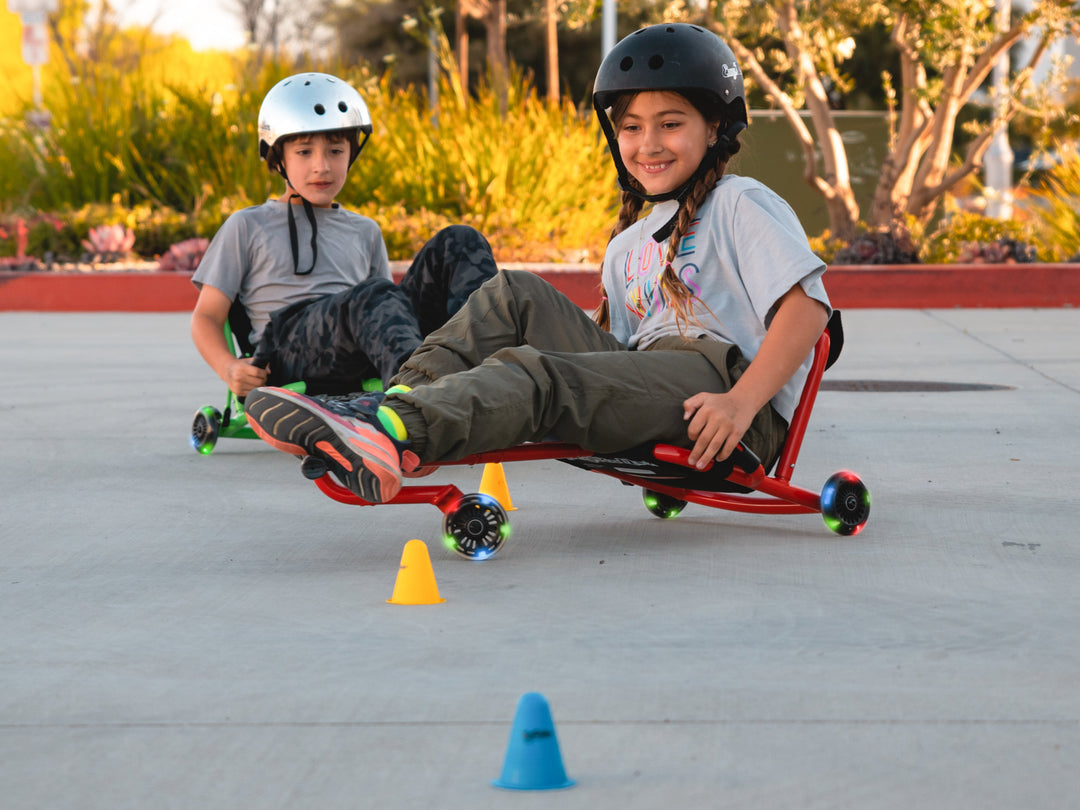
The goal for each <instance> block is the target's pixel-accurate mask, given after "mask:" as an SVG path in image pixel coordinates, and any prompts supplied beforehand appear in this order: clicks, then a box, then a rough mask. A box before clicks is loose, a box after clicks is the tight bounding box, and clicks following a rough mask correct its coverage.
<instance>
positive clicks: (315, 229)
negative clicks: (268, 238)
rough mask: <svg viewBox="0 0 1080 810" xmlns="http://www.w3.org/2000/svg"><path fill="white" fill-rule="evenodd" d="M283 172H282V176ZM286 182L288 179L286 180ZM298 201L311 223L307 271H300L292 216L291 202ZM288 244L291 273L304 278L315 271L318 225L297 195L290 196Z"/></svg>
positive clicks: (302, 199)
mask: <svg viewBox="0 0 1080 810" xmlns="http://www.w3.org/2000/svg"><path fill="white" fill-rule="evenodd" d="M284 174H285V172H284V171H282V175H284ZM286 182H288V178H286ZM297 199H298V200H300V202H302V203H303V204H304V213H305V214H307V219H308V222H310V223H311V267H309V268H308V269H307V270H301V269H300V238H299V235H298V234H297V231H296V215H295V214H293V204H292V201H293V200H297ZM287 205H288V206H289V244H290V245H291V247H292V261H293V273H294V274H295V275H298V276H306V275H308V274H309V273H310V272H311V271H312V270H314V269H315V262H316V261H318V258H319V245H318V244H317V242H316V237H318V235H319V225H318V222H317V221H316V219H315V209H314V206H312V204H311V203H310V202H308V201H307V199H306V198H304V197H301V196H300V195H299V194H290V195H289V202H288V203H287Z"/></svg>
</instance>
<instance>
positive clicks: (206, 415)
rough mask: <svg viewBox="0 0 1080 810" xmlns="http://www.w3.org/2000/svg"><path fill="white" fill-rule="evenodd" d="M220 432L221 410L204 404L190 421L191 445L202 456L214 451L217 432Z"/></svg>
mask: <svg viewBox="0 0 1080 810" xmlns="http://www.w3.org/2000/svg"><path fill="white" fill-rule="evenodd" d="M220 432H221V411H219V410H218V409H217V408H215V407H213V406H212V405H206V406H204V407H202V408H199V410H197V411H196V412H195V419H194V421H192V423H191V446H192V448H194V449H195V450H197V451H198V452H200V453H202V454H203V455H204V456H207V455H210V453H212V452H214V445H215V444H217V440H218V434H219V433H220Z"/></svg>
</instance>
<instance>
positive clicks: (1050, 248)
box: [1029, 149, 1080, 261]
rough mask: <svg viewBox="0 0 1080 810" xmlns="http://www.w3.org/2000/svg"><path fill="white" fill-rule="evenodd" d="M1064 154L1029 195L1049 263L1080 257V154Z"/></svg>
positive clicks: (1074, 151)
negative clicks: (1042, 181) (1061, 159)
mask: <svg viewBox="0 0 1080 810" xmlns="http://www.w3.org/2000/svg"><path fill="white" fill-rule="evenodd" d="M1063 154H1064V159H1063V161H1062V162H1061V163H1060V164H1058V165H1057V166H1055V167H1054V168H1053V169H1051V170H1050V171H1049V172H1048V173H1047V175H1046V178H1045V181H1044V183H1043V185H1042V186H1040V187H1039V188H1037V189H1035V190H1034V191H1032V192H1031V193H1030V195H1029V199H1030V200H1031V204H1032V208H1033V210H1034V212H1035V213H1036V214H1037V216H1036V217H1035V225H1034V228H1035V230H1036V232H1037V233H1038V234H1039V237H1040V243H1041V245H1042V246H1043V247H1044V249H1045V253H1046V254H1047V255H1046V256H1044V257H1043V258H1045V259H1046V260H1048V261H1069V260H1074V259H1075V258H1076V257H1078V256H1080V152H1077V151H1076V150H1075V149H1074V150H1072V151H1064V150H1063Z"/></svg>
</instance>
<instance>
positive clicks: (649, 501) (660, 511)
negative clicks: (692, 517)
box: [641, 489, 686, 520]
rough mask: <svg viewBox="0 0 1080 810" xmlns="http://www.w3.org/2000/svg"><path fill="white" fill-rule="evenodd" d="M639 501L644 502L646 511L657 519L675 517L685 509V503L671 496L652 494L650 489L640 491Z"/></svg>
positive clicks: (658, 493)
mask: <svg viewBox="0 0 1080 810" xmlns="http://www.w3.org/2000/svg"><path fill="white" fill-rule="evenodd" d="M641 500H642V501H644V503H645V508H646V509H648V510H649V511H650V512H652V513H653V514H654V515H656V516H657V517H658V518H664V519H665V520H666V519H668V518H673V517H675V516H676V515H678V514H679V513H680V512H681V511H682V510H683V509H684V508H686V501H683V500H680V499H679V498H675V497H673V496H671V495H664V494H662V493H660V492H653V491H652V490H651V489H642V490H641Z"/></svg>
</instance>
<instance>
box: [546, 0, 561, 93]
mask: <svg viewBox="0 0 1080 810" xmlns="http://www.w3.org/2000/svg"><path fill="white" fill-rule="evenodd" d="M558 15H559V10H558V5H557V4H556V0H545V2H544V28H545V30H546V38H545V47H544V66H545V67H546V68H547V99H548V101H549V102H550V103H551V104H553V105H554V104H558V103H559V37H558V22H559V16H558Z"/></svg>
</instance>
